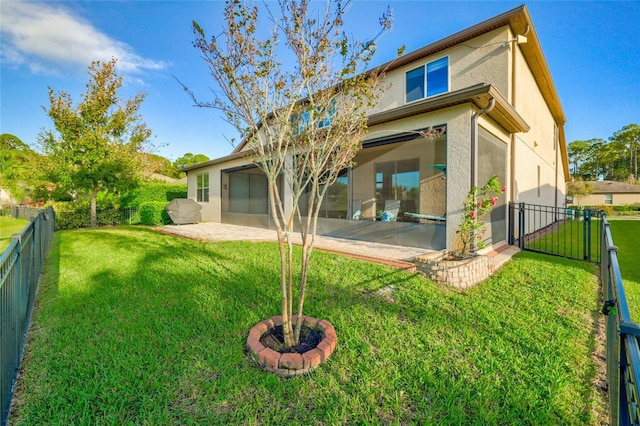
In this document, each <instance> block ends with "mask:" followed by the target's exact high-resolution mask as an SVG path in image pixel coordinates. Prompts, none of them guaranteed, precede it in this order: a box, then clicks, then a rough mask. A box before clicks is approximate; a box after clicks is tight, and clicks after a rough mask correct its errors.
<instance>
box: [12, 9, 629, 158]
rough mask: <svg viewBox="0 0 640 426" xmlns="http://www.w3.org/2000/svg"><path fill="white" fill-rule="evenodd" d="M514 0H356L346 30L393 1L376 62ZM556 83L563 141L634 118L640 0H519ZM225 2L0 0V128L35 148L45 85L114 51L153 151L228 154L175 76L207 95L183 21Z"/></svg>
mask: <svg viewBox="0 0 640 426" xmlns="http://www.w3.org/2000/svg"><path fill="white" fill-rule="evenodd" d="M520 4H522V2H502V1H488V2H487V1H474V2H463V1H450V2H439V1H393V0H389V1H356V2H355V4H354V5H353V7H352V8H351V9H350V10H349V12H348V14H347V19H346V20H345V22H346V30H347V32H350V33H352V34H354V36H355V37H357V38H359V39H366V38H367V37H371V36H373V35H375V34H376V33H377V31H378V25H377V22H378V18H379V17H380V16H381V15H382V13H383V12H384V11H385V10H386V7H387V5H390V6H391V8H392V9H393V12H394V23H393V30H392V31H391V32H388V33H386V34H385V35H384V36H383V37H382V39H380V41H379V43H378V54H377V62H378V63H383V62H386V61H388V60H390V59H393V58H394V57H395V55H396V51H397V48H398V47H400V46H402V45H406V47H407V52H409V51H412V50H415V49H418V48H420V47H422V46H424V45H426V44H429V43H432V42H434V41H437V40H439V39H441V38H443V37H446V36H448V35H450V34H453V33H454V32H457V31H460V30H462V29H465V28H467V27H469V26H471V25H474V24H476V23H478V22H481V21H483V20H485V19H488V18H490V17H492V16H494V15H497V14H499V13H502V12H504V11H507V10H509V9H511V8H513V7H516V6H518V5H520ZM526 4H527V7H528V9H529V13H530V14H531V17H532V20H533V24H534V26H535V28H536V31H537V33H538V37H539V38H540V42H541V44H542V48H543V50H544V52H545V56H546V59H547V62H548V65H549V68H550V70H551V74H552V76H553V79H554V82H555V85H556V89H557V91H558V93H559V96H560V100H561V102H562V105H563V108H564V111H565V115H566V117H567V124H566V125H565V132H566V138H567V142H571V141H573V140H577V139H591V138H596V137H597V138H603V139H606V138H608V137H610V136H611V135H612V134H613V132H615V131H616V130H619V129H620V128H622V127H623V126H625V125H627V124H630V123H639V122H640V48H639V46H640V31H638V24H639V23H640V2H637V1H636V2H622V1H557V2H556V1H535V2H529V3H526ZM223 7H224V2H222V1H60V2H53V1H50V2H31V1H30V2H17V1H6V0H1V1H0V18H1V21H0V31H1V34H0V35H1V38H0V43H1V46H0V133H11V134H14V135H16V136H18V137H19V138H20V139H22V140H23V141H24V142H26V143H28V144H29V145H31V146H32V147H34V148H36V147H37V146H36V141H37V136H38V133H39V132H41V131H42V130H43V129H51V128H52V123H51V120H50V119H49V118H48V117H47V116H46V113H45V112H44V110H43V109H42V106H43V105H44V106H48V89H47V87H49V86H50V87H51V88H53V89H54V90H56V91H57V90H65V91H67V92H68V93H70V94H71V95H72V98H73V100H74V102H77V101H79V100H80V95H81V94H82V93H83V92H84V90H85V84H86V82H87V73H86V70H87V67H88V66H89V64H90V63H91V61H92V60H96V59H99V60H108V59H110V58H111V57H116V58H117V59H118V64H119V72H120V73H121V74H122V75H123V76H124V77H125V85H124V87H123V89H122V91H121V93H120V94H121V96H122V97H126V98H129V97H132V96H133V95H134V94H136V93H138V92H145V93H146V94H147V98H146V100H145V101H144V104H143V107H142V114H143V117H144V120H145V122H146V123H147V124H148V126H149V127H150V128H151V129H152V130H153V137H152V142H153V143H154V144H155V145H156V146H157V147H158V148H157V150H156V153H158V154H160V155H162V156H165V157H167V158H169V159H171V160H175V159H176V158H178V157H180V156H182V155H183V154H184V153H186V152H191V153H194V154H197V153H201V154H205V155H207V156H209V157H211V158H215V157H219V156H223V155H226V154H229V153H230V152H231V150H232V146H231V145H230V143H229V142H228V140H230V139H233V138H237V133H236V132H235V130H234V129H233V128H232V127H230V126H229V125H228V124H227V123H226V122H224V120H223V119H222V118H221V114H220V113H219V112H218V111H216V110H212V109H199V108H195V107H193V106H192V102H191V100H190V99H189V98H188V97H187V96H186V94H185V93H184V92H183V90H182V88H181V86H180V85H179V84H178V83H177V82H176V81H175V80H174V78H173V77H172V75H175V76H176V77H177V78H179V79H180V80H181V81H182V82H184V83H185V84H186V85H187V86H189V87H190V88H191V89H192V90H193V91H195V92H196V93H197V94H198V95H199V96H200V97H201V98H204V99H207V97H208V95H209V93H210V90H211V87H212V86H213V84H214V83H213V80H212V79H211V77H210V76H209V75H208V73H207V70H206V66H205V64H204V63H203V62H202V60H201V59H200V57H199V55H198V52H197V51H196V49H195V48H193V47H192V45H191V42H192V40H193V34H192V31H191V21H192V20H194V19H195V20H196V21H198V22H199V23H200V25H201V26H202V27H203V28H204V29H205V30H206V31H207V32H208V33H209V34H212V33H214V32H215V31H216V30H217V29H219V28H220V25H221V20H222V10H223Z"/></svg>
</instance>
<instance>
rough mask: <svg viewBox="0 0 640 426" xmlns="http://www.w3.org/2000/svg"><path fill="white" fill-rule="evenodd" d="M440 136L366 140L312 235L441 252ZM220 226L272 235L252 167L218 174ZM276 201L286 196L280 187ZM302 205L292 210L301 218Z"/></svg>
mask: <svg viewBox="0 0 640 426" xmlns="http://www.w3.org/2000/svg"><path fill="white" fill-rule="evenodd" d="M446 158H447V141H446V135H442V136H440V137H439V138H437V139H435V140H427V139H424V138H422V137H420V136H419V134H417V133H415V132H412V133H406V134H401V135H396V136H393V137H387V138H381V139H375V140H369V141H366V142H365V143H363V149H362V150H361V151H360V152H359V153H358V155H357V156H356V158H355V160H354V166H353V167H351V168H349V169H345V170H343V171H342V172H341V173H340V176H339V177H338V179H337V180H336V182H335V183H334V184H333V185H332V186H331V187H330V188H329V190H328V191H327V194H326V196H325V199H324V200H323V203H322V205H321V210H320V214H319V220H318V234H319V235H326V236H334V237H340V238H347V239H356V240H364V241H372V242H382V243H388V244H395V245H404V246H409V247H423V248H432V249H443V248H445V246H446V232H445V230H446V192H447V179H446V172H447V165H446ZM221 184H222V191H221V194H222V197H221V210H222V222H223V223H231V224H238V225H248V226H257V227H262V228H273V222H272V220H271V218H270V202H269V194H268V187H267V178H266V176H265V175H264V174H263V173H262V172H261V171H260V170H259V169H258V168H257V167H255V166H253V165H246V166H242V167H237V168H233V169H227V170H223V171H222V176H221ZM279 185H280V190H281V192H280V193H281V194H283V193H284V194H285V196H286V193H287V192H288V189H287V188H284V182H283V181H282V180H281V181H280V182H279ZM306 201H307V199H306V197H305V196H304V195H303V197H302V198H301V199H300V202H299V206H300V210H301V213H302V214H303V215H305V214H306V211H305V209H306V205H307V203H306Z"/></svg>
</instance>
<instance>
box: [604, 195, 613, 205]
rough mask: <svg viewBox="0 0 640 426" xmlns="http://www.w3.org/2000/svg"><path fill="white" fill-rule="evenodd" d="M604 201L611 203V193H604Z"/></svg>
mask: <svg viewBox="0 0 640 426" xmlns="http://www.w3.org/2000/svg"><path fill="white" fill-rule="evenodd" d="M604 203H605V204H613V194H604Z"/></svg>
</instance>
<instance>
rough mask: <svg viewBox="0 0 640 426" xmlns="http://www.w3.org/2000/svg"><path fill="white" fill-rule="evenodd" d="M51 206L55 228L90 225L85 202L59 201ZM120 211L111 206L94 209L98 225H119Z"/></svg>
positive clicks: (85, 226)
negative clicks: (53, 211)
mask: <svg viewBox="0 0 640 426" xmlns="http://www.w3.org/2000/svg"><path fill="white" fill-rule="evenodd" d="M52 206H53V209H54V210H55V212H56V229H78V228H89V227H90V226H91V207H90V206H88V205H87V204H82V203H74V202H66V201H60V202H55V203H53V205H52ZM122 213H123V212H122V211H121V210H119V209H116V208H113V207H106V208H105V207H101V206H99V207H98V210H97V211H96V215H97V222H98V226H116V225H121V224H122V222H123V219H122ZM129 214H130V213H129ZM129 222H131V221H129ZM133 223H137V222H133Z"/></svg>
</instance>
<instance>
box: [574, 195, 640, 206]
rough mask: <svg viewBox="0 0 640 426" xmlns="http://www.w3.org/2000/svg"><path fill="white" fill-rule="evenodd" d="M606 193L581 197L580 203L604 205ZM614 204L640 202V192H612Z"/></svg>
mask: <svg viewBox="0 0 640 426" xmlns="http://www.w3.org/2000/svg"><path fill="white" fill-rule="evenodd" d="M604 195H605V194H591V195H589V196H587V197H584V198H581V199H580V200H576V201H580V205H583V206H602V205H604V204H605V203H604ZM611 198H612V200H611V201H612V203H611V205H613V206H621V205H624V204H636V203H640V194H637V193H636V194H616V193H613V194H611Z"/></svg>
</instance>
